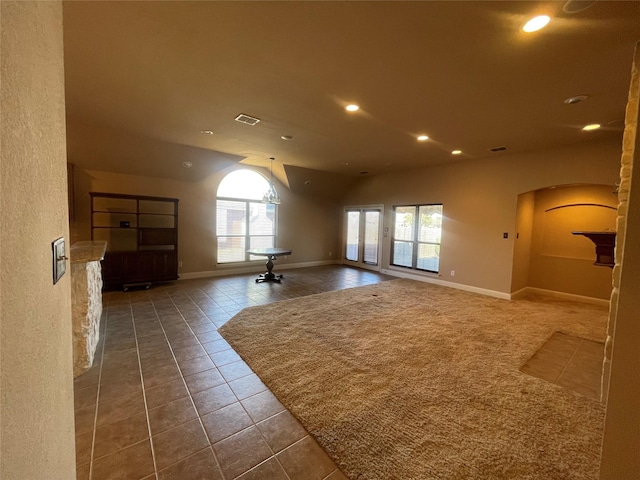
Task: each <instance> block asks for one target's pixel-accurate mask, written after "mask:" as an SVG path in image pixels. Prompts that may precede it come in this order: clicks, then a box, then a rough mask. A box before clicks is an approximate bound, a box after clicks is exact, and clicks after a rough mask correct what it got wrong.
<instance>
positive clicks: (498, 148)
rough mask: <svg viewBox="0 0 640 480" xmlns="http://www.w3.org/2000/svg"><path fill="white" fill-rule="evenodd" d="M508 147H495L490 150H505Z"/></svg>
mask: <svg viewBox="0 0 640 480" xmlns="http://www.w3.org/2000/svg"><path fill="white" fill-rule="evenodd" d="M506 149H507V147H493V148H490V149H489V151H490V152H504V151H505V150H506Z"/></svg>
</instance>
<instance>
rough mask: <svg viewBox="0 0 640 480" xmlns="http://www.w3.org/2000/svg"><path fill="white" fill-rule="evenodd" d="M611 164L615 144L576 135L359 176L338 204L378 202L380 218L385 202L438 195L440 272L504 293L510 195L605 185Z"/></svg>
mask: <svg viewBox="0 0 640 480" xmlns="http://www.w3.org/2000/svg"><path fill="white" fill-rule="evenodd" d="M580 133H581V132H580ZM619 170H620V147H619V145H614V144H612V145H602V144H592V143H581V144H576V146H575V147H572V148H566V149H562V150H554V151H547V152H544V151H543V152H535V153H528V154H520V155H508V154H498V155H497V156H496V158H495V159H490V160H478V161H474V160H469V161H466V162H460V163H452V164H450V165H443V166H439V167H431V168H424V169H416V170H412V171H408V172H396V173H389V174H386V175H377V176H372V177H369V178H363V179H362V180H361V182H360V183H358V184H357V185H356V187H355V188H353V189H352V191H351V192H350V193H349V194H348V195H347V196H346V197H345V198H344V199H343V200H344V203H345V204H346V205H368V204H378V203H384V205H385V212H387V214H386V215H385V217H386V218H385V222H386V223H385V224H386V225H390V221H391V209H392V206H393V205H399V204H411V203H442V204H443V205H444V207H443V210H444V220H443V227H442V228H443V234H442V247H441V251H440V252H441V253H440V271H441V274H442V277H441V279H442V280H446V281H449V282H455V283H460V284H464V285H467V286H472V287H476V288H483V289H487V290H492V291H496V292H502V293H505V294H508V293H510V292H511V276H512V265H513V258H514V237H515V227H516V211H517V202H518V195H520V194H521V193H524V192H530V191H533V190H539V189H541V188H545V187H549V186H552V185H567V184H572V183H593V184H611V185H613V184H614V183H616V182H617V181H618V178H619ZM504 232H507V233H509V238H508V239H503V233H504ZM389 244H390V236H389V237H387V238H385V239H384V243H383V267H385V268H386V267H388V264H389ZM451 270H455V271H456V275H455V277H451V276H450V275H449V274H450V271H451Z"/></svg>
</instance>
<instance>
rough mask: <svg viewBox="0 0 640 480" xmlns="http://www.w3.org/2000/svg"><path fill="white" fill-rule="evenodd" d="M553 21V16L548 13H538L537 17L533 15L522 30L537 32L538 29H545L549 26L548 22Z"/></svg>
mask: <svg viewBox="0 0 640 480" xmlns="http://www.w3.org/2000/svg"><path fill="white" fill-rule="evenodd" d="M550 21H551V17H549V16H548V15H538V16H537V17H533V18H532V19H531V20H529V21H528V22H527V23H525V24H524V27H522V30H523V31H524V32H527V33H531V32H537V31H538V30H541V29H543V28H544V27H546V26H547V24H548V23H549V22H550Z"/></svg>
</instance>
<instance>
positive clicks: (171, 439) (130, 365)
mask: <svg viewBox="0 0 640 480" xmlns="http://www.w3.org/2000/svg"><path fill="white" fill-rule="evenodd" d="M284 274H285V278H284V279H283V282H282V283H281V284H273V283H267V284H256V283H255V278H256V276H255V275H239V276H232V277H224V278H208V279H202V280H188V281H181V282H176V283H173V284H168V285H164V286H156V287H153V288H152V289H150V290H141V291H130V292H127V293H124V292H107V293H105V294H104V301H103V305H104V309H103V317H102V322H101V327H100V328H101V340H100V343H99V345H98V348H97V351H96V356H95V361H94V364H93V366H92V368H91V369H90V370H88V371H87V372H85V373H83V374H82V375H80V376H79V377H78V378H76V380H75V416H76V463H77V478H78V480H86V479H91V480H103V479H130V480H139V479H145V480H151V479H154V480H167V479H175V480H193V479H212V480H218V479H221V480H222V479H224V480H231V479H235V478H238V479H242V480H259V479H265V480H266V479H268V480H280V479H282V480H287V479H288V480H297V479H300V480H303V479H304V480H311V479H327V480H339V479H344V478H345V476H344V475H343V474H342V473H341V472H340V471H339V470H338V469H337V468H336V465H335V464H334V463H333V462H332V460H331V459H330V458H329V457H328V456H327V455H326V453H325V452H324V451H323V450H322V448H320V447H319V446H318V444H317V443H316V442H315V441H314V440H313V438H312V437H310V436H309V435H308V434H307V432H306V431H305V430H304V428H303V427H302V426H301V425H300V424H299V423H298V421H297V420H296V419H295V418H294V417H293V416H292V415H291V414H290V413H289V412H288V411H287V410H285V409H284V407H283V406H282V405H281V404H280V403H279V402H278V400H277V399H276V398H275V396H274V395H273V394H272V393H271V392H270V391H269V390H268V389H267V388H266V387H265V385H264V384H263V383H262V382H261V381H260V379H259V378H258V377H257V376H256V375H255V374H254V373H253V372H252V371H251V369H250V368H249V367H248V366H247V364H245V363H244V362H243V361H242V360H241V359H240V357H239V356H238V355H237V354H236V353H235V352H234V351H233V350H232V349H231V348H230V346H229V345H228V344H227V343H226V341H225V340H224V339H223V338H222V337H221V336H220V334H219V333H218V332H217V328H218V327H220V326H221V325H222V324H224V323H225V322H226V321H227V320H228V319H229V318H231V317H232V316H233V315H234V314H235V313H237V312H238V311H240V310H241V309H242V308H244V307H247V306H251V305H260V304H265V303H270V302H274V301H277V300H283V299H287V298H295V297H300V296H304V295H310V294H314V293H320V292H324V291H330V290H339V289H343V288H349V287H357V286H361V285H368V284H372V283H377V282H380V281H383V280H387V279H390V278H391V277H388V276H385V275H379V274H377V273H375V272H370V271H366V270H358V269H354V268H349V267H341V266H327V267H314V268H307V269H299V270H290V271H286V272H284Z"/></svg>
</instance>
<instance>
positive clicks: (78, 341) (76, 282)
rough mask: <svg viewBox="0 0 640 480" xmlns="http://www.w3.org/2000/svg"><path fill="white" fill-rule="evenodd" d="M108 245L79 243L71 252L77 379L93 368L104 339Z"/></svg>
mask: <svg viewBox="0 0 640 480" xmlns="http://www.w3.org/2000/svg"><path fill="white" fill-rule="evenodd" d="M106 248H107V242H92V241H86V242H77V243H74V244H73V245H71V248H70V252H69V253H70V255H69V257H70V263H71V319H72V322H73V376H74V377H77V376H78V375H80V374H82V373H83V372H85V371H86V370H88V369H89V368H91V365H92V364H93V356H94V354H95V351H96V346H97V345H98V340H99V339H100V317H101V316H102V267H101V265H100V261H101V260H102V259H103V258H104V253H105V250H106Z"/></svg>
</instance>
